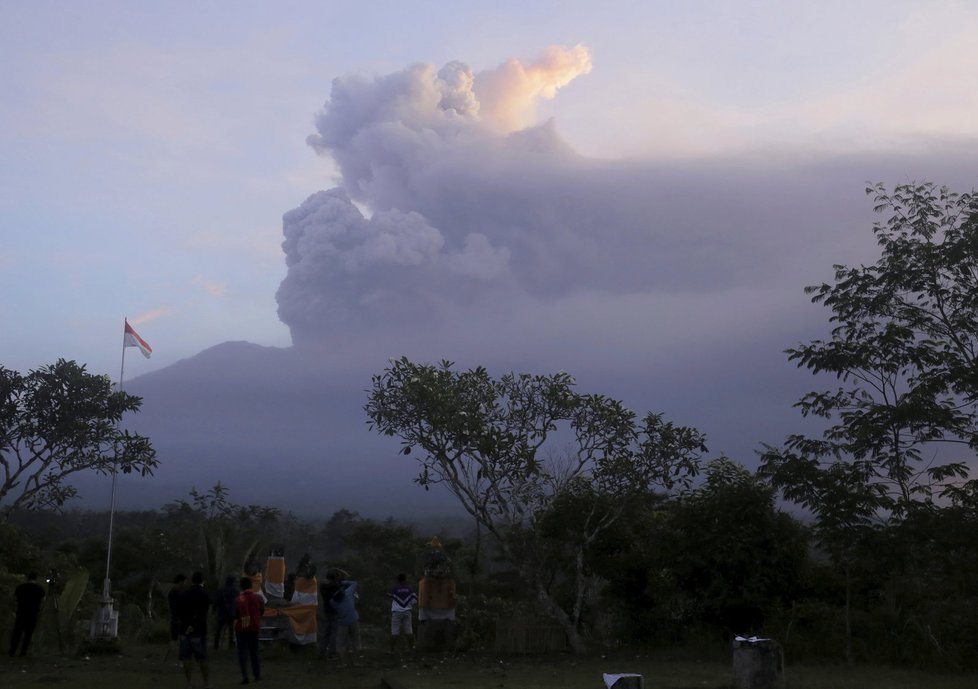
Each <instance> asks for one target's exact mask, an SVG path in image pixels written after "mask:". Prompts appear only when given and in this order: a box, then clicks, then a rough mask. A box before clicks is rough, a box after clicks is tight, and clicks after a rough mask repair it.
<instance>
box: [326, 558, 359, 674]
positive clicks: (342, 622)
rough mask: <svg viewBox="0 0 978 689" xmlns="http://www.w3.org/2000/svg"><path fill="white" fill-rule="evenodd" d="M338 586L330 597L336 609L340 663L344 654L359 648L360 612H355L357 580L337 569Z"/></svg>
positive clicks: (344, 659)
mask: <svg viewBox="0 0 978 689" xmlns="http://www.w3.org/2000/svg"><path fill="white" fill-rule="evenodd" d="M338 574H339V576H340V577H343V578H342V579H340V588H339V590H338V591H337V592H336V593H335V594H333V597H332V598H331V599H330V600H331V602H332V605H333V610H335V611H336V653H337V655H339V659H340V664H341V665H345V664H346V654H347V653H348V652H350V651H352V652H354V653H356V652H357V651H358V650H360V614H359V613H358V612H357V582H355V581H353V580H352V579H349V578H348V577H349V576H350V575H349V574H347V573H346V572H344V571H343V570H338Z"/></svg>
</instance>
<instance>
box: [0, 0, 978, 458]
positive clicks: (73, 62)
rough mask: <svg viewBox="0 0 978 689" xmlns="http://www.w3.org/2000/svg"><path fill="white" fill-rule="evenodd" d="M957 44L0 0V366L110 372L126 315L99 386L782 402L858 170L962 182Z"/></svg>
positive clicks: (519, 8) (419, 5)
mask: <svg viewBox="0 0 978 689" xmlns="http://www.w3.org/2000/svg"><path fill="white" fill-rule="evenodd" d="M975 45H978V5H976V4H975V3H972V2H967V1H962V2H941V1H935V0H927V1H920V2H898V1H897V2H894V1H892V0H891V1H887V2H876V1H872V0H867V1H865V2H850V1H847V2H841V1H839V2H835V1H831V0H822V1H819V2H792V3H784V2H775V1H770V2H759V1H754V2H751V1H745V2H737V3H730V2H723V1H715V2H705V1H701V2H695V1H694V2H684V3H675V2H624V1H614V0H611V1H608V2H602V3H594V2H575V1H567V2H532V1H522V2H504V1H502V2H495V3H491V4H490V3H475V2H458V3H453V4H451V5H448V4H446V3H435V2H414V3H403V2H369V3H364V2H342V1H334V2H329V3H323V2H277V3H259V2H240V1H238V2H209V3H205V4H201V3H189V2H171V3H161V4H159V5H157V6H150V5H148V4H145V3H130V2H90V3H68V2H44V1H38V2H31V3H17V2H4V3H0V63H2V64H4V65H5V69H4V70H2V71H0V94H3V95H2V97H0V364H2V365H3V366H5V367H7V368H11V369H16V370H20V371H26V370H28V369H31V368H35V367H38V366H42V365H45V364H48V363H52V362H53V361H54V360H56V359H57V358H68V359H75V360H77V361H79V362H82V363H85V364H86V365H87V366H88V368H89V370H91V371H93V372H96V373H108V374H110V375H111V376H112V377H113V378H117V377H118V375H119V366H120V357H121V340H122V331H123V318H125V317H128V318H129V320H130V323H132V324H133V325H134V326H135V328H136V330H137V331H138V332H139V334H140V335H141V336H142V337H143V338H144V339H145V340H147V341H148V342H149V343H150V344H151V346H152V347H153V350H154V353H153V357H152V358H151V359H150V360H148V361H147V360H143V359H142V358H141V357H138V356H135V355H134V354H135V350H129V352H128V353H127V358H126V373H125V375H126V378H127V379H128V378H129V377H134V376H139V375H142V374H146V373H149V372H153V371H158V370H161V369H165V368H166V367H168V366H170V365H172V364H174V363H176V362H178V361H181V360H183V359H186V358H188V357H192V356H194V355H196V354H197V353H199V352H201V351H202V350H205V349H207V348H209V347H212V346H214V345H217V344H220V343H222V342H225V341H248V342H251V343H255V344H258V345H263V346H268V347H283V348H284V347H292V346H295V347H296V348H306V349H314V350H316V351H319V352H322V357H323V359H324V361H326V362H327V364H326V365H329V366H333V367H335V368H337V369H339V368H344V369H350V368H354V369H357V370H363V371H368V372H369V371H377V370H378V369H379V368H381V367H382V366H383V365H384V362H386V358H387V357H388V356H393V355H399V354H402V353H407V354H410V355H411V356H414V357H417V358H420V359H424V360H428V361H437V360H440V359H443V358H450V359H452V360H456V361H459V362H460V363H461V364H463V365H477V364H479V363H483V362H486V361H488V362H490V363H491V364H493V365H495V366H497V367H499V368H500V369H516V370H519V369H521V368H532V369H534V370H535V371H541V370H545V369H548V368H549V369H563V370H568V371H571V372H573V373H575V374H579V375H580V379H581V380H582V381H583V382H584V383H586V384H587V385H588V386H589V387H590V388H597V390H596V391H600V388H601V386H602V385H603V384H604V382H605V381H606V380H608V381H611V380H612V379H614V384H613V385H611V387H612V388H613V389H614V390H615V391H616V392H620V394H622V395H624V396H626V397H628V396H629V395H631V396H632V397H633V399H635V400H637V401H638V402H640V403H645V402H646V401H647V399H646V397H643V396H642V395H641V393H640V391H641V390H642V389H643V388H645V387H648V386H649V385H652V384H654V383H655V382H656V381H660V382H661V381H662V380H664V379H668V378H669V377H670V376H672V375H674V376H675V377H676V379H677V380H679V379H680V378H682V375H683V374H688V373H689V371H690V370H693V369H696V370H700V371H702V375H701V376H699V377H698V378H696V377H687V378H683V380H686V381H689V380H694V383H693V384H689V383H688V382H687V383H686V384H685V386H686V387H687V388H690V390H689V395H688V396H687V397H685V398H683V399H678V398H675V396H674V395H673V394H672V392H670V394H669V395H660V396H659V398H657V399H655V400H654V401H655V402H656V403H661V404H662V406H670V405H671V406H672V407H673V408H675V409H676V410H677V412H680V413H685V412H694V411H695V410H696V408H697V407H698V406H699V405H700V404H701V403H702V400H703V397H704V396H708V397H715V396H716V394H715V393H716V386H719V387H724V386H728V387H729V389H731V390H732V389H737V390H739V391H740V392H742V393H743V394H745V395H747V398H748V400H749V398H750V395H758V396H760V395H764V394H766V393H765V389H762V388H760V387H758V388H757V389H753V388H751V385H749V384H745V382H744V379H743V378H739V379H738V378H737V376H736V374H735V371H734V370H733V369H734V368H740V369H745V367H746V369H745V370H749V371H748V373H747V374H745V375H747V376H748V377H755V378H756V377H757V376H758V375H763V374H760V373H758V372H763V371H766V370H773V369H777V370H778V374H777V375H773V378H777V379H778V380H779V381H787V380H789V379H790V380H792V381H793V382H792V384H791V385H792V386H795V387H792V390H791V391H790V394H794V390H795V389H796V388H797V389H801V388H798V385H800V383H798V380H799V378H797V377H795V378H791V376H792V374H791V373H790V371H789V370H788V369H790V368H791V366H790V365H789V364H787V363H786V362H785V361H784V358H783V355H782V354H781V350H783V349H784V348H786V347H789V346H792V345H793V344H795V343H796V342H798V341H801V340H805V339H807V338H809V337H811V336H813V335H817V334H820V333H821V332H822V331H824V322H825V315H826V314H824V313H821V311H820V310H819V308H818V307H813V306H811V305H809V304H808V302H807V300H806V298H805V296H804V295H803V293H802V289H803V287H804V286H805V285H807V284H812V283H814V282H819V281H822V280H828V279H830V278H831V265H832V264H833V263H847V264H855V263H860V262H866V261H872V260H873V256H874V246H873V240H872V236H871V233H870V227H871V224H872V222H873V220H874V216H873V214H872V212H871V201H870V199H867V198H866V195H865V193H864V183H865V182H866V181H882V182H884V183H886V184H888V185H892V184H895V183H901V182H908V181H911V180H914V179H918V180H919V179H930V180H933V181H935V182H938V183H946V184H949V185H951V186H953V187H956V188H958V189H961V190H963V189H965V188H968V189H970V188H972V187H974V186H976V183H978V162H976V161H978V155H976V154H978V116H976V115H978V89H975V88H974V84H976V83H978V51H976V50H975V49H974V46H975ZM731 352H734V354H731ZM653 371H654V372H655V376H656V379H655V380H649V377H648V376H649V375H651V373H650V372H653ZM704 381H706V382H704ZM772 385H775V387H778V386H781V383H776V384H775V383H772ZM711 386H714V387H711ZM782 387H783V386H782ZM789 387H790V386H789ZM666 389H669V390H670V391H671V390H673V388H670V387H668V386H666ZM778 389H779V390H781V392H785V391H784V390H782V389H781V387H779V388H778ZM727 393H729V390H727ZM727 393H725V394H727ZM786 394H787V393H786ZM727 396H728V397H730V398H731V399H732V397H731V396H730V394H727ZM721 397H723V395H721ZM749 404H750V403H749V402H748V407H749ZM731 413H732V414H733V416H734V417H735V419H736V421H735V423H737V424H739V423H741V420H742V419H741V417H742V416H743V417H744V419H746V416H747V414H746V412H745V410H743V409H737V410H731ZM779 430H781V429H780V428H770V427H765V426H764V424H763V423H761V424H760V426H759V427H758V429H757V430H756V431H752V437H756V438H758V439H760V438H761V436H763V435H764V434H765V433H770V432H775V431H779ZM721 435H722V433H721Z"/></svg>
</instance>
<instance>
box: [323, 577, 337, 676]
mask: <svg viewBox="0 0 978 689" xmlns="http://www.w3.org/2000/svg"><path fill="white" fill-rule="evenodd" d="M340 590H341V589H340V579H339V576H338V575H337V573H336V571H335V570H329V571H328V572H326V582H325V583H323V584H320V586H319V597H320V599H321V603H322V605H321V610H322V622H323V623H322V625H321V626H320V629H319V657H320V658H324V657H325V658H334V657H335V656H336V608H334V607H333V596H335V595H336V594H337V593H338V592H339V591H340Z"/></svg>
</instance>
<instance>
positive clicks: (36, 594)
mask: <svg viewBox="0 0 978 689" xmlns="http://www.w3.org/2000/svg"><path fill="white" fill-rule="evenodd" d="M14 597H15V598H16V599H17V614H16V615H15V617H14V630H13V633H12V634H11V635H10V655H14V654H15V653H16V652H17V646H20V654H21V655H22V656H25V655H27V648H28V647H29V646H30V645H31V637H32V636H34V627H36V626H37V617H38V615H39V614H40V612H41V604H42V603H43V602H44V588H43V587H42V586H41V585H40V584H38V583H37V572H29V573H28V574H27V581H25V582H23V583H21V584H18V586H17V588H16V589H14Z"/></svg>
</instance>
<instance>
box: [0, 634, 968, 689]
mask: <svg viewBox="0 0 978 689" xmlns="http://www.w3.org/2000/svg"><path fill="white" fill-rule="evenodd" d="M122 649H123V650H122V652H121V653H120V654H115V655H96V656H90V657H88V658H85V657H83V656H70V657H63V656H58V655H47V654H45V653H44V652H43V651H41V652H39V653H38V655H35V656H32V657H30V658H28V659H26V660H22V659H20V658H8V657H6V656H3V657H2V660H0V687H2V688H3V689H42V688H43V689H52V687H54V688H55V689H56V688H57V687H59V686H60V687H65V688H68V687H70V688H71V689H148V688H152V689H160V688H163V687H174V689H181V688H182V687H184V686H186V684H185V681H184V677H183V674H182V672H181V669H180V665H179V664H178V662H177V660H176V657H175V654H174V653H173V652H171V653H169V655H167V653H166V648H165V647H164V646H160V645H126V644H125V642H123V645H122ZM725 652H726V649H725V648H723V647H718V648H716V649H708V650H707V652H706V653H702V654H700V655H702V656H706V655H709V656H711V657H710V658H706V657H703V658H701V659H700V658H697V654H696V653H694V652H691V651H689V650H685V651H675V650H663V651H654V652H649V653H638V654H636V653H634V652H632V653H625V652H618V653H613V654H608V655H605V656H602V655H600V654H595V655H590V656H586V657H583V658H575V657H573V656H569V655H560V654H555V655H548V656H533V657H505V658H500V657H496V656H494V655H492V654H486V653H468V654H456V655H419V656H417V657H413V658H411V657H405V658H403V659H402V658H400V657H397V656H389V655H387V654H386V653H383V652H369V651H368V652H365V653H364V654H363V655H362V656H360V657H359V658H358V659H357V662H356V663H355V664H354V665H352V666H349V667H345V668H341V667H339V666H338V665H337V663H336V662H335V661H329V662H326V661H323V660H320V659H319V658H317V657H316V653H315V649H314V648H301V649H298V650H297V651H290V650H288V649H286V648H274V649H266V650H264V651H263V663H264V669H263V673H264V679H263V680H262V681H261V682H260V683H258V684H257V686H258V687H259V689H306V688H314V687H330V688H331V689H332V688H336V689H367V688H369V689H378V688H379V687H381V686H383V685H382V680H384V679H387V680H388V681H389V682H390V683H391V684H392V686H398V687H404V688H405V689H462V688H464V689H601V688H602V687H604V683H603V682H602V677H601V676H602V673H605V672H636V673H639V674H641V675H643V677H644V678H645V686H646V687H647V689H721V688H725V687H730V686H731V682H732V672H731V664H730V663H728V662H724V661H723V656H724V655H725ZM210 666H211V681H212V684H213V685H214V687H218V688H220V687H232V686H237V685H238V682H239V680H240V677H239V675H238V669H237V657H236V656H235V655H234V652H233V651H228V650H220V651H216V652H213V653H212V657H211V659H210ZM194 670H195V673H194V687H197V688H198V689H199V688H202V687H203V686H204V685H203V682H202V681H201V679H200V676H199V675H198V674H197V668H196V667H195V668H194ZM786 678H787V685H788V687H789V689H976V688H978V675H973V674H972V675H961V674H935V673H923V672H915V671H909V670H899V669H890V668H882V667H866V666H863V667H855V668H846V667H841V666H825V667H810V666H792V665H791V664H790V663H789V664H788V666H787V668H786Z"/></svg>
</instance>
